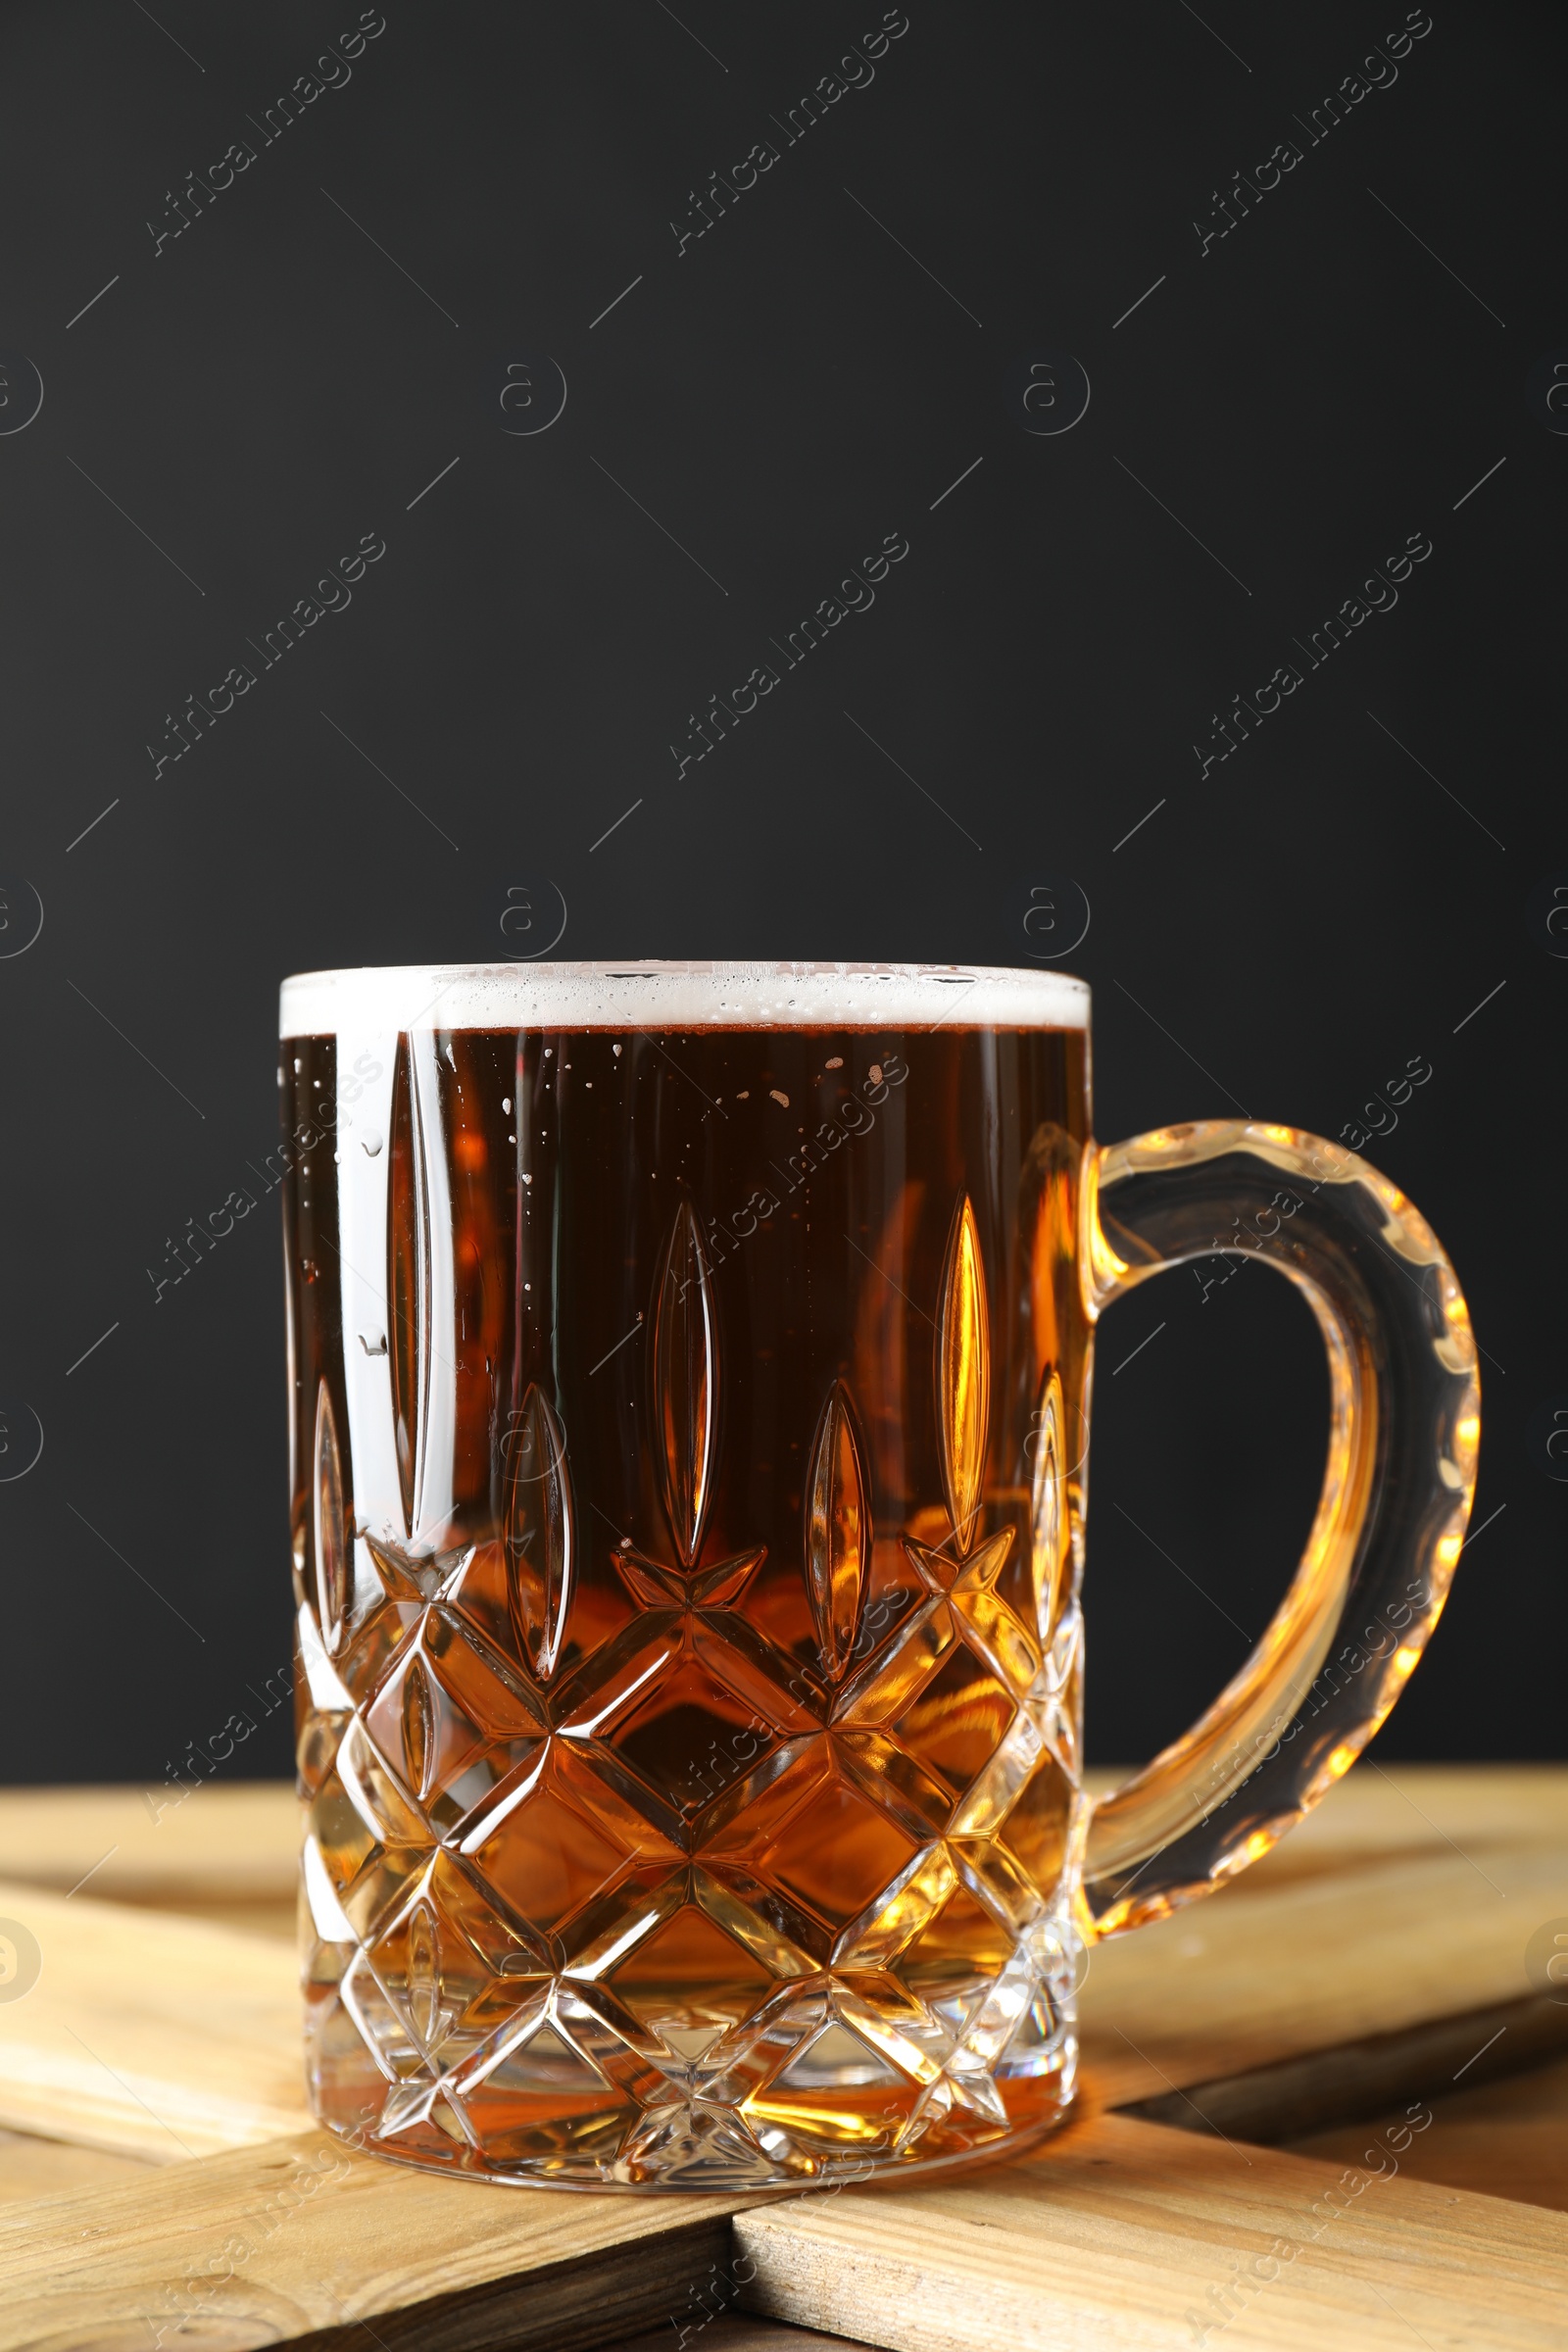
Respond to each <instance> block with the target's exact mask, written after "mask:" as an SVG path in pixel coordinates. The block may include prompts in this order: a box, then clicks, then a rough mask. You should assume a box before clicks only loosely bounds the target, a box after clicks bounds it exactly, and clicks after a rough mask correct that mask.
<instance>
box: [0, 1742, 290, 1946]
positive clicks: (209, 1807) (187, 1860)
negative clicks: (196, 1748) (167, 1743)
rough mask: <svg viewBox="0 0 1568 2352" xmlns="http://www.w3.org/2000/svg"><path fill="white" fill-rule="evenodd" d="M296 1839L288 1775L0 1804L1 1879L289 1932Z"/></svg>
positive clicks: (14, 1798)
mask: <svg viewBox="0 0 1568 2352" xmlns="http://www.w3.org/2000/svg"><path fill="white" fill-rule="evenodd" d="M299 1843H300V1828H299V1805H298V1801H297V1799H296V1797H295V1794H294V1789H293V1785H292V1783H291V1782H287V1781H240V1782H233V1783H228V1784H225V1785H223V1786H218V1785H213V1784H209V1785H208V1786H207V1787H205V1788H198V1789H191V1790H190V1791H189V1792H188V1793H187V1794H185V1795H183V1796H182V1795H181V1794H180V1791H179V1789H178V1788H177V1787H174V1788H162V1789H151V1790H148V1791H145V1792H144V1791H143V1790H141V1789H130V1788H125V1789H103V1788H85V1789H7V1790H6V1791H5V1802H4V1803H3V1804H0V1879H4V1880H25V1881H26V1883H27V1884H28V1885H29V1886H34V1887H50V1888H52V1889H53V1890H54V1891H55V1892H57V1893H59V1894H67V1893H70V1892H72V1891H73V1889H75V1888H77V1887H79V1888H80V1891H81V1893H82V1894H83V1895H89V1896H91V1898H92V1899H93V1900H94V1901H95V1902H120V1903H145V1904H152V1905H154V1906H156V1907H157V1908H159V1909H162V1910H167V1911H181V1912H186V1913H194V1914H196V1915H198V1916H200V1917H203V1918H210V1919H217V1920H221V1921H223V1922H225V1923H226V1924H228V1925H230V1926H233V1927H246V1928H250V1929H252V1930H254V1931H256V1932H260V1933H265V1934H280V1935H283V1936H290V1937H291V1936H293V1934H294V1902H295V1896H294V1888H295V1879H296V1875H297V1871H298V1864H299Z"/></svg>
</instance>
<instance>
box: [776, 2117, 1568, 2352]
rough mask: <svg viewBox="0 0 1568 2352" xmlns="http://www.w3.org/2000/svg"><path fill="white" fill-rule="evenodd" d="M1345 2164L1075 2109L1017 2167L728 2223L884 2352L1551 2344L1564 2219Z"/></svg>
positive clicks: (799, 2314) (788, 2292) (806, 2317)
mask: <svg viewBox="0 0 1568 2352" xmlns="http://www.w3.org/2000/svg"><path fill="white" fill-rule="evenodd" d="M1359 2178H1360V2179H1361V2180H1363V2182H1364V2183H1365V2185H1364V2186H1363V2188H1362V2191H1361V2193H1360V2194H1359V2195H1353V2194H1351V2193H1350V2191H1349V2188H1348V2183H1345V2177H1344V2175H1343V2174H1342V2172H1341V2170H1340V2169H1339V2168H1337V2167H1335V2168H1331V2167H1329V2166H1326V2165H1319V2164H1314V2163H1312V2162H1310V2161H1308V2160H1307V2159H1305V2158H1302V2157H1299V2156H1287V2155H1282V2154H1280V2153H1279V2152H1278V2151H1276V2150H1273V2149H1233V2148H1230V2147H1228V2146H1227V2145H1226V2144H1225V2143H1224V2142H1223V2141H1220V2140H1217V2139H1206V2138H1200V2137H1197V2136H1195V2135H1192V2134H1187V2133H1180V2132H1174V2131H1168V2130H1166V2129H1164V2128H1162V2127H1161V2126H1159V2125H1157V2124H1143V2123H1134V2122H1129V2121H1127V2120H1125V2119H1123V2118H1121V2117H1117V2116H1103V2117H1100V2118H1097V2119H1088V2120H1086V2121H1085V2122H1083V2123H1081V2124H1079V2125H1076V2126H1074V2127H1073V2128H1072V2129H1071V2130H1069V2131H1064V2132H1062V2133H1060V2134H1058V2135H1057V2137H1056V2138H1055V2139H1054V2141H1052V2142H1049V2143H1048V2144H1047V2146H1046V2147H1045V2148H1044V2149H1043V2150H1042V2152H1041V2153H1040V2155H1039V2156H1038V2157H1036V2158H1035V2159H1034V2160H1033V2161H1031V2162H1029V2163H1027V2164H1022V2165H1015V2166H1009V2167H1006V2168H1005V2169H998V2170H996V2171H992V2172H987V2173H977V2174H976V2175H974V2176H973V2178H972V2179H970V2180H963V2179H961V2178H960V2179H957V2180H954V2181H952V2182H950V2183H948V2184H946V2185H933V2186H931V2187H928V2188H925V2189H921V2190H914V2189H912V2188H911V2189H909V2190H900V2189H883V2190H878V2191H846V2192H845V2193H844V2194H843V2195H840V2196H837V2197H834V2196H821V2197H816V2198H802V2199H798V2200H795V2201H794V2202H792V2203H790V2204H787V2205H770V2206H763V2207H759V2208H758V2209H756V2210H754V2211H752V2212H750V2213H747V2214H744V2215H742V2216H740V2217H739V2218H738V2220H737V2222H736V2225H735V2230H736V2237H737V2240H738V2242H739V2244H740V2246H741V2248H742V2253H743V2257H744V2265H755V2277H752V2278H749V2280H748V2283H747V2284H746V2286H745V2287H744V2289H743V2293H744V2295H745V2298H746V2300H747V2302H748V2303H749V2305H750V2306H751V2307H752V2308H754V2309H757V2310H759V2311H761V2312H764V2313H766V2314H767V2315H769V2316H771V2317H773V2318H777V2319H784V2320H791V2321H795V2322H798V2323H800V2324H801V2325H803V2326H806V2327H820V2328H825V2329H827V2330H829V2331H830V2332H832V2331H837V2332H840V2333H843V2334H847V2335H851V2336H854V2335H860V2336H862V2337H864V2338H865V2339H866V2340H868V2341H869V2342H872V2343H875V2344H878V2345H884V2346H889V2347H892V2352H1036V2348H1037V2347H1038V2352H1048V2348H1049V2352H1105V2348H1106V2347H1115V2346H1123V2345H1125V2346H1134V2345H1136V2346H1138V2347H1140V2348H1141V2352H1152V2348H1155V2347H1162V2346H1170V2347H1175V2346H1178V2345H1181V2346H1192V2345H1194V2344H1200V2343H1204V2342H1212V2343H1220V2344H1223V2346H1224V2347H1225V2352H1324V2348H1325V2347H1332V2348H1336V2352H1337V2348H1338V2347H1340V2346H1347V2347H1349V2346H1353V2347H1354V2348H1355V2352H1410V2346H1411V2345H1412V2343H1413V2342H1415V2341H1416V2340H1417V2338H1421V2339H1424V2340H1425V2341H1426V2342H1427V2343H1428V2344H1429V2345H1430V2346H1432V2347H1433V2348H1434V2352H1454V2348H1456V2347H1460V2346H1462V2347H1464V2348H1465V2352H1494V2348H1495V2352H1503V2348H1504V2347H1506V2352H1548V2348H1549V2352H1563V2347H1564V2346H1565V2345H1568V2225H1565V2224H1564V2223H1563V2222H1561V2221H1560V2220H1559V2219H1558V2217H1557V2216H1556V2215H1554V2214H1546V2213H1543V2212H1539V2211H1536V2210H1534V2209H1531V2208H1528V2207H1525V2206H1520V2205H1511V2204H1505V2203H1503V2201H1502V2200H1501V2199H1499V2198H1495V2197H1484V2196H1467V2195H1465V2194H1463V2193H1462V2192H1457V2191H1454V2190H1451V2189H1442V2188H1435V2187H1431V2186H1429V2185H1427V2184H1426V2183H1425V2182H1422V2181H1417V2180H1409V2179H1405V2178H1400V2177H1391V2178H1389V2179H1386V2180H1369V2178H1368V2176H1367V2175H1366V2174H1365V2173H1362V2174H1361V2175H1360V2176H1359ZM1337 2182H1338V2183H1345V2184H1344V2185H1343V2186H1342V2189H1341V2192H1340V2198H1339V2199H1326V2194H1325V2192H1327V2191H1328V2190H1329V2189H1330V2188H1332V2187H1333V2186H1334V2185H1335V2184H1336V2183H1337ZM1340 2199H1343V2201H1344V2204H1345V2208H1346V2209H1345V2210H1344V2211H1343V2212H1340V2211H1339V2210H1338V2208H1339V2202H1340ZM1314 2207H1315V2208H1316V2210H1315V2211H1314ZM1336 2217H1337V2218H1336ZM1254 2264H1255V2265H1257V2266H1258V2270H1257V2271H1254V2270H1253V2269H1252V2266H1253V2265H1254ZM743 2267H744V2266H743ZM1259 2272H1260V2273H1261V2275H1258V2274H1259Z"/></svg>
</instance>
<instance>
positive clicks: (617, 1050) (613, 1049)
mask: <svg viewBox="0 0 1568 2352" xmlns="http://www.w3.org/2000/svg"><path fill="white" fill-rule="evenodd" d="M610 1051H611V1052H612V1054H614V1056H615V1059H616V1060H617V1061H618V1060H619V1059H620V1048H619V1047H618V1046H612V1047H611V1049H610Z"/></svg>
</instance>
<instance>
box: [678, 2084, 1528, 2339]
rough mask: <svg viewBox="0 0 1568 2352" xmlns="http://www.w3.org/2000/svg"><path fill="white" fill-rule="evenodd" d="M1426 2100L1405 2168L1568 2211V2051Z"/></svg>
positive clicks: (1348, 2147) (1315, 2150)
mask: <svg viewBox="0 0 1568 2352" xmlns="http://www.w3.org/2000/svg"><path fill="white" fill-rule="evenodd" d="M1430 2105H1431V2108H1432V2123H1431V2125H1430V2127H1429V2128H1428V2129H1427V2130H1426V2131H1423V2132H1422V2133H1421V2135H1420V2137H1419V2138H1418V2139H1415V2140H1412V2141H1411V2143H1410V2146H1409V2149H1408V2150H1407V2152H1406V2154H1405V2156H1404V2158H1403V2159H1402V2161H1403V2165H1404V2169H1405V2171H1406V2172H1407V2173H1410V2174H1412V2175H1414V2176H1416V2177H1418V2178H1419V2179H1421V2180H1440V2181H1442V2182H1444V2183H1445V2184H1446V2186H1447V2187H1449V2188H1473V2189H1480V2190H1482V2191H1483V2192H1484V2193H1485V2194H1487V2195H1489V2196H1494V2197H1511V2198H1513V2199H1514V2200H1515V2201H1516V2202H1517V2203H1520V2204H1525V2205H1547V2206H1551V2207H1552V2208H1554V2209H1555V2210H1556V2211H1557V2212H1558V2213H1568V2058H1563V2059H1559V2060H1558V2061H1557V2063H1556V2064H1555V2065H1554V2066H1544V2067H1539V2068H1537V2069H1535V2070H1534V2071H1533V2072H1531V2073H1529V2074H1524V2075H1514V2076H1511V2077H1509V2078H1508V2080H1507V2081H1505V2082H1483V2083H1478V2084H1477V2085H1476V2086H1475V2087H1474V2088H1473V2089H1472V2088H1471V2087H1469V2085H1468V2084H1467V2085H1466V2087H1465V2088H1463V2089H1461V2090H1450V2091H1449V2092H1448V2093H1447V2094H1446V2096H1445V2097H1442V2098H1435V2099H1433V2100H1432V2101H1431V2102H1430ZM1398 2112H1399V2113H1400V2114H1402V2113H1403V2110H1402V2109H1401V2110H1399V2111H1398ZM1392 2122H1393V2117H1392V2116H1390V2115H1376V2114H1374V2115H1372V2116H1370V2117H1369V2118H1368V2119H1367V2120H1364V2121H1363V2122H1361V2123H1359V2124H1353V2125H1352V2124H1341V2125H1340V2126H1339V2127H1338V2128H1337V2129H1336V2130H1334V2131H1314V2132H1311V2133H1309V2134H1307V2135H1305V2136H1303V2137H1302V2138H1300V2139H1298V2140H1294V2141H1293V2142H1292V2143H1291V2145H1292V2147H1293V2148H1294V2150H1295V2152H1296V2153H1297V2154H1299V2155H1302V2156H1315V2157H1317V2158H1318V2159H1319V2160H1320V2161H1321V2162H1323V2163H1327V2164H1356V2163H1359V2162H1360V2160H1361V2157H1362V2155H1363V2154H1364V2152H1365V2150H1366V2149H1367V2147H1368V2146H1369V2145H1370V2144H1371V2143H1372V2142H1373V2141H1374V2140H1375V2139H1376V2138H1377V2136H1378V2134H1379V2133H1380V2132H1381V2131H1386V2130H1387V2129H1388V2128H1389V2127H1390V2125H1391V2124H1392ZM705 2352H706V2348H705Z"/></svg>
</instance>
